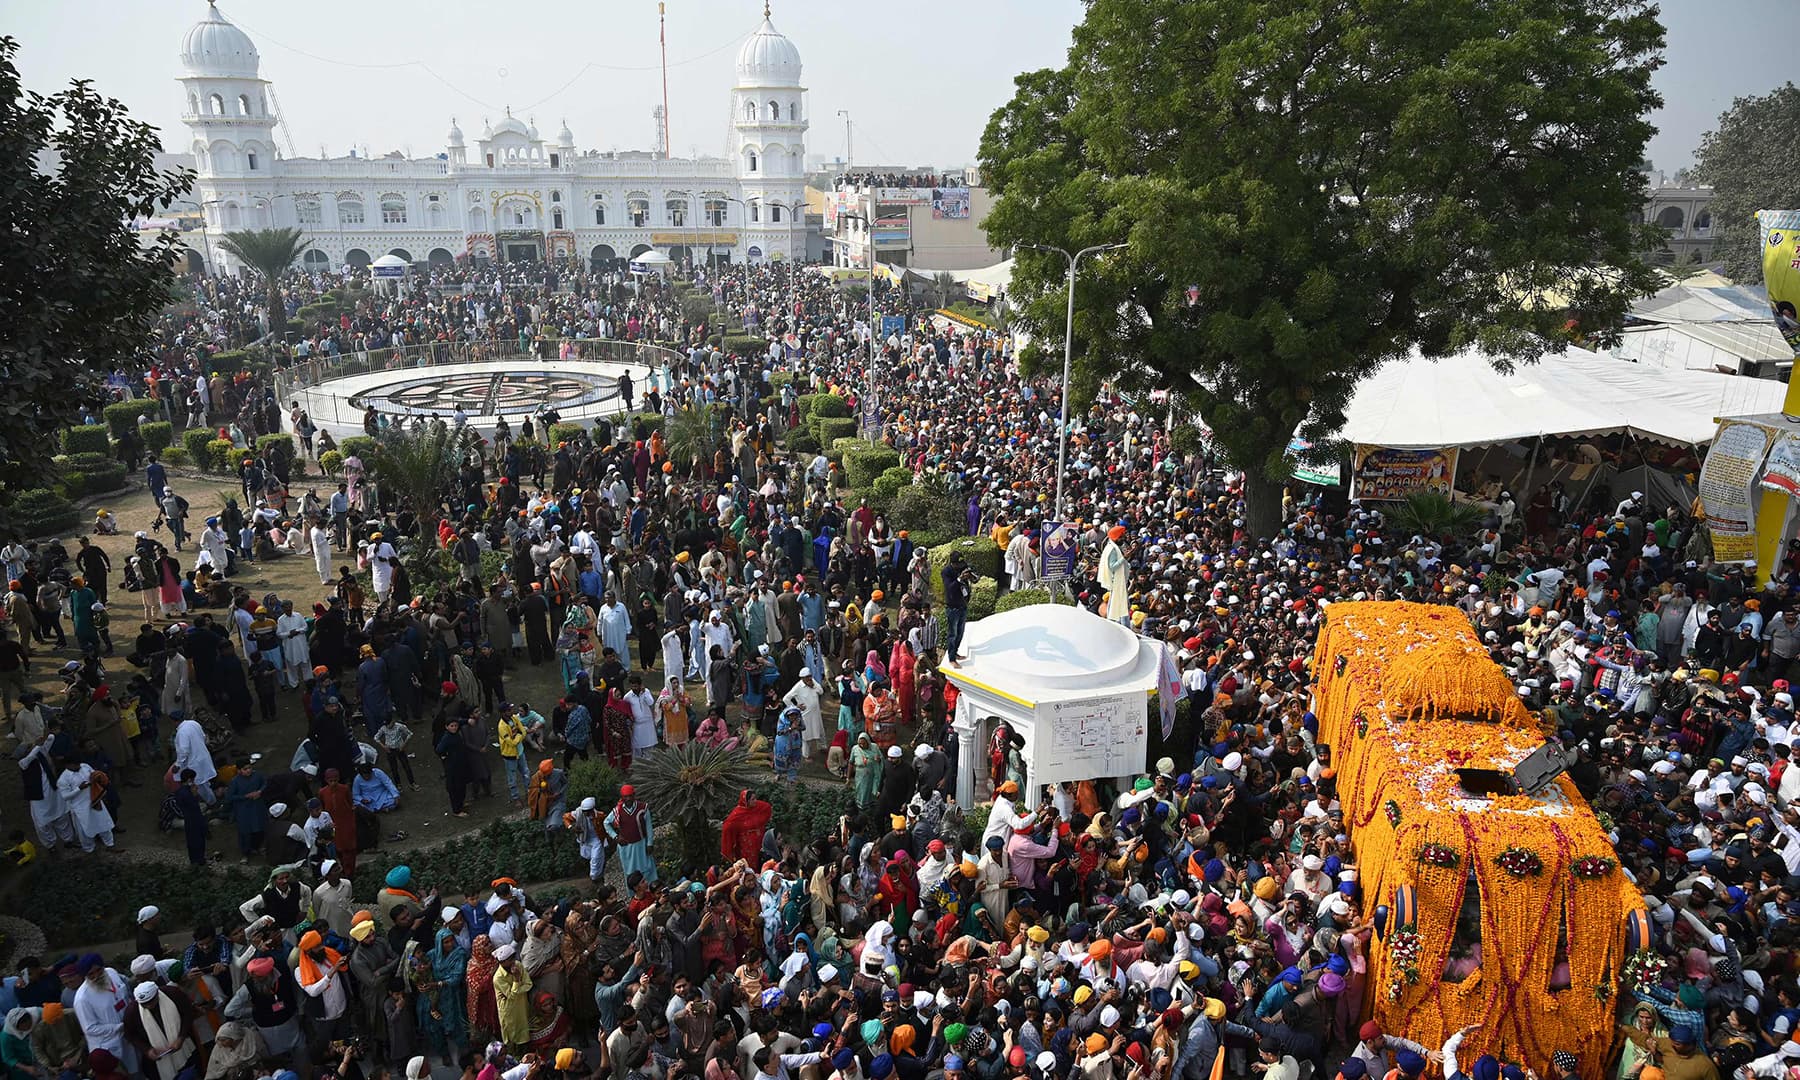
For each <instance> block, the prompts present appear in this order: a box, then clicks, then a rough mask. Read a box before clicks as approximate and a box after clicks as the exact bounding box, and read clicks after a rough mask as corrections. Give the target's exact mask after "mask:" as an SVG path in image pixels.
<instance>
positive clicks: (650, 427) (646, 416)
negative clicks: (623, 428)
mask: <svg viewBox="0 0 1800 1080" xmlns="http://www.w3.org/2000/svg"><path fill="white" fill-rule="evenodd" d="M662 429H663V414H662V413H659V412H641V413H637V414H635V415H633V416H632V418H631V432H632V437H633V438H637V439H648V438H649V437H650V434H651V432H655V431H661V430H662Z"/></svg>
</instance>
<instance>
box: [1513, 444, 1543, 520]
mask: <svg viewBox="0 0 1800 1080" xmlns="http://www.w3.org/2000/svg"><path fill="white" fill-rule="evenodd" d="M1543 452H1544V433H1543V432H1541V431H1540V432H1538V437H1537V442H1536V443H1534V444H1533V445H1532V447H1531V456H1530V457H1528V458H1526V459H1525V483H1524V484H1522V485H1520V487H1519V498H1518V499H1514V500H1513V504H1514V506H1516V507H1517V508H1518V510H1519V518H1518V520H1519V527H1520V529H1521V530H1522V529H1523V528H1524V523H1525V509H1524V504H1522V503H1520V502H1519V499H1529V498H1531V478H1532V477H1533V476H1536V475H1537V459H1538V455H1539V454H1541V453H1543ZM1521 535H1523V533H1521Z"/></svg>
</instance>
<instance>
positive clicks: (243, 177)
mask: <svg viewBox="0 0 1800 1080" xmlns="http://www.w3.org/2000/svg"><path fill="white" fill-rule="evenodd" d="M260 62H261V58H260V57H259V56H258V55H257V53H256V46H255V45H254V44H253V43H252V42H251V41H250V35H248V34H246V33H244V32H243V31H242V30H239V29H238V28H237V27H235V26H233V25H232V24H231V23H229V22H227V21H226V19H225V16H223V15H221V14H219V9H218V8H217V7H216V6H214V4H213V3H212V2H211V0H208V3H207V5H206V17H205V18H203V19H201V20H200V21H199V22H197V23H195V24H194V25H193V28H192V29H190V30H189V31H188V32H187V37H185V38H184V39H182V42H181V70H182V74H181V88H182V92H183V94H184V95H185V96H186V98H187V103H186V106H185V108H184V109H183V110H182V119H183V120H184V121H185V122H186V123H187V126H188V129H189V130H190V131H191V132H192V133H193V142H192V150H193V153H194V162H195V167H196V169H197V171H198V172H199V174H200V184H199V189H200V192H201V198H197V199H196V200H195V201H196V202H204V201H207V200H209V199H213V198H217V197H218V196H219V195H220V194H225V193H229V191H235V190H242V191H244V192H245V194H246V195H248V194H249V192H250V191H251V190H252V189H253V188H261V187H266V182H267V180H268V179H269V178H270V177H272V176H274V175H275V173H276V163H275V123H276V120H275V114H274V113H272V112H270V111H269V95H268V91H267V87H268V84H267V83H266V82H264V81H263V79H262V78H261V77H259V76H258V75H257V68H258V65H259V63H260ZM220 185H223V186H224V188H225V189H226V190H225V191H221V190H220ZM217 209H218V208H216V207H209V208H208V210H209V211H213V212H211V213H209V214H208V219H209V220H211V221H214V222H215V224H219V225H224V226H225V227H230V228H237V227H241V226H243V225H248V224H252V222H249V221H244V222H240V223H238V224H230V223H226V222H222V221H218V220H217V218H216V217H215V213H216V211H217ZM265 224H266V223H265Z"/></svg>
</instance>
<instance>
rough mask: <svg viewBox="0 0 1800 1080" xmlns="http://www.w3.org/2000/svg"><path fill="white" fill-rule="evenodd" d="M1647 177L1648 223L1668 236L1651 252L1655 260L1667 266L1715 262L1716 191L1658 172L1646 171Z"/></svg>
mask: <svg viewBox="0 0 1800 1080" xmlns="http://www.w3.org/2000/svg"><path fill="white" fill-rule="evenodd" d="M1644 178H1645V181H1646V182H1647V184H1648V185H1649V188H1650V198H1649V201H1647V202H1646V203H1645V204H1644V221H1645V222H1646V223H1647V224H1651V225H1659V226H1661V227H1662V228H1663V229H1664V230H1665V231H1666V232H1667V233H1668V236H1667V237H1666V238H1664V240H1663V242H1662V245H1661V246H1660V247H1659V248H1657V249H1656V250H1655V251H1653V252H1651V253H1650V254H1651V258H1652V260H1653V261H1655V262H1659V263H1662V264H1663V265H1665V266H1672V265H1676V264H1679V263H1704V262H1707V261H1709V260H1711V259H1712V257H1713V249H1714V248H1715V247H1716V246H1717V238H1716V237H1715V236H1714V234H1713V224H1712V209H1711V207H1712V201H1713V189H1712V188H1709V187H1702V186H1701V185H1698V184H1691V183H1683V182H1681V180H1680V179H1679V178H1670V177H1667V176H1664V175H1663V174H1662V173H1661V172H1660V171H1656V170H1646V172H1645V174H1644Z"/></svg>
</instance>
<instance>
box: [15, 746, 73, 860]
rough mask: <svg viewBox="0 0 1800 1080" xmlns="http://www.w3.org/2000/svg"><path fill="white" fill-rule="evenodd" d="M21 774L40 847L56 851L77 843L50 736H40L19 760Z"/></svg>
mask: <svg viewBox="0 0 1800 1080" xmlns="http://www.w3.org/2000/svg"><path fill="white" fill-rule="evenodd" d="M19 771H20V772H23V773H24V774H25V792H26V799H27V805H28V806H29V807H30V809H31V824H32V825H33V826H34V827H35V828H36V829H37V837H38V845H39V846H40V847H42V848H43V849H44V850H46V851H55V850H56V848H57V845H58V844H59V843H61V844H73V843H75V826H74V824H73V823H72V822H71V821H70V820H69V808H68V806H67V804H65V803H64V802H63V797H62V792H60V791H58V790H57V788H56V772H55V767H54V766H53V765H52V764H51V762H50V739H49V737H48V736H39V738H38V741H37V742H36V743H34V744H33V745H32V747H31V749H29V750H27V751H26V752H25V756H24V757H21V758H20V759H19ZM34 795H35V796H36V797H35V798H34V797H33V796H34Z"/></svg>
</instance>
